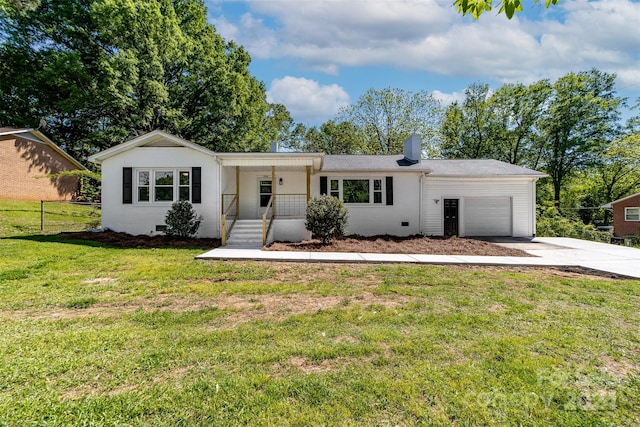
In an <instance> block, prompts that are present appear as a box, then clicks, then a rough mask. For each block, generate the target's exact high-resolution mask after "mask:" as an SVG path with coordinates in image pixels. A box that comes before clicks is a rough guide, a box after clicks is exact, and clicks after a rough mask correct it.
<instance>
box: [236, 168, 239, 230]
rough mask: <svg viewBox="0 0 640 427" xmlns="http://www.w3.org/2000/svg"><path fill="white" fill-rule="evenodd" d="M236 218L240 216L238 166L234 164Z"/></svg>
mask: <svg viewBox="0 0 640 427" xmlns="http://www.w3.org/2000/svg"><path fill="white" fill-rule="evenodd" d="M236 218H240V166H236Z"/></svg>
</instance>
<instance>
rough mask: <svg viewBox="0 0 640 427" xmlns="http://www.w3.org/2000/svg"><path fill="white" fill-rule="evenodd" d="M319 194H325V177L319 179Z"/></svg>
mask: <svg viewBox="0 0 640 427" xmlns="http://www.w3.org/2000/svg"><path fill="white" fill-rule="evenodd" d="M320 194H327V177H326V176H321V177H320Z"/></svg>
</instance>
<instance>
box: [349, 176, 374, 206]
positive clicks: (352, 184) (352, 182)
mask: <svg viewBox="0 0 640 427" xmlns="http://www.w3.org/2000/svg"><path fill="white" fill-rule="evenodd" d="M369 196H370V194H369V180H368V179H343V180H342V201H343V202H345V203H369Z"/></svg>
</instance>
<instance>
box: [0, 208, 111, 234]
mask: <svg viewBox="0 0 640 427" xmlns="http://www.w3.org/2000/svg"><path fill="white" fill-rule="evenodd" d="M44 208H45V209H44V210H45V215H44V232H45V233H59V232H61V231H82V230H86V229H87V228H94V227H99V226H100V210H99V209H95V208H92V207H91V206H86V205H73V204H70V203H61V202H45V204H44ZM40 220H41V210H40V202H20V201H9V200H0V237H3V236H11V235H16V234H32V233H41V230H40V223H41V221H40Z"/></svg>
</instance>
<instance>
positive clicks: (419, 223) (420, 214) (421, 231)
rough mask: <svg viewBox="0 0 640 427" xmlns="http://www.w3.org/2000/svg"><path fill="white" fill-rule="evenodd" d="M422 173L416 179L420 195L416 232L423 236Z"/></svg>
mask: <svg viewBox="0 0 640 427" xmlns="http://www.w3.org/2000/svg"><path fill="white" fill-rule="evenodd" d="M424 175H425V174H424V172H423V173H420V178H418V182H419V187H420V194H419V203H420V204H419V208H418V232H419V233H420V234H422V235H423V236H424V227H423V225H422V211H423V209H424V200H423V199H424Z"/></svg>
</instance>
